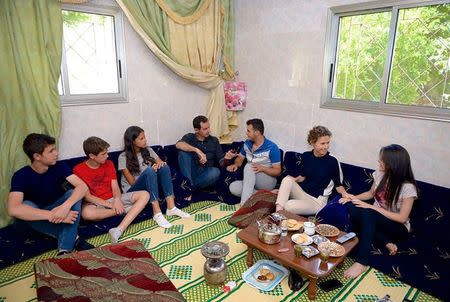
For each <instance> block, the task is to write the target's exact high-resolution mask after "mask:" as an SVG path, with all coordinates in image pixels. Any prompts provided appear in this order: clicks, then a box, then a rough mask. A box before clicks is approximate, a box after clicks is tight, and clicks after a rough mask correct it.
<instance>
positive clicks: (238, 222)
mask: <svg viewBox="0 0 450 302" xmlns="http://www.w3.org/2000/svg"><path fill="white" fill-rule="evenodd" d="M276 200H277V194H275V193H272V192H270V191H267V190H259V191H257V192H256V193H255V194H253V195H252V196H250V198H249V199H248V200H247V201H246V202H245V203H244V204H243V205H242V207H241V208H240V209H239V210H237V211H236V212H235V213H234V214H233V215H232V216H231V217H230V219H228V223H229V224H231V225H233V226H235V227H238V228H240V229H243V228H246V227H247V226H248V225H250V224H251V223H253V222H255V221H256V220H258V219H260V218H263V217H265V216H267V215H269V214H271V213H273V212H274V211H275V201H276Z"/></svg>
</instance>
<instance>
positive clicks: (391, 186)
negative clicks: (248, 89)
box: [375, 144, 417, 209]
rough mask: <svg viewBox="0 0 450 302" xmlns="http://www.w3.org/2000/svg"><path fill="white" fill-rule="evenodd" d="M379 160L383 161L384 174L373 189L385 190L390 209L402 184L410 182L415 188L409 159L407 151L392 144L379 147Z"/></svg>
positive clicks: (377, 191)
mask: <svg viewBox="0 0 450 302" xmlns="http://www.w3.org/2000/svg"><path fill="white" fill-rule="evenodd" d="M380 160H381V161H382V162H383V163H384V176H383V178H382V179H381V181H380V184H379V185H378V187H377V188H376V189H375V194H377V193H380V192H381V191H383V190H386V191H385V199H386V202H387V204H388V208H389V209H391V208H392V206H395V205H396V204H397V201H398V197H399V194H400V190H401V188H402V185H403V184H404V183H405V182H406V183H411V184H413V185H414V186H415V187H416V188H417V184H416V180H415V178H414V174H413V171H412V169H411V159H410V157H409V154H408V151H406V149H405V148H403V147H402V146H400V145H396V144H392V145H389V146H386V147H383V148H381V150H380Z"/></svg>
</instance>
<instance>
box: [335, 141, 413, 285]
mask: <svg viewBox="0 0 450 302" xmlns="http://www.w3.org/2000/svg"><path fill="white" fill-rule="evenodd" d="M378 162H379V168H378V170H377V171H375V172H374V173H373V178H374V182H373V185H372V188H371V189H370V190H369V191H367V192H364V193H361V194H358V195H351V196H349V197H345V198H341V199H340V203H342V204H345V206H346V207H347V209H348V211H349V214H350V218H351V220H352V222H353V224H354V225H355V227H356V229H357V231H358V238H359V246H358V253H357V256H356V262H355V263H354V264H353V265H352V266H351V267H350V268H349V269H347V270H346V271H345V272H344V276H345V277H347V278H355V277H357V276H359V275H360V274H361V273H363V272H364V271H365V270H366V268H367V266H368V264H369V263H368V262H369V254H370V248H371V246H372V243H373V242H374V241H377V242H381V243H382V244H384V245H385V246H386V248H387V249H388V250H389V254H390V255H395V254H396V253H397V245H396V244H395V243H394V241H397V240H400V239H404V238H406V237H407V236H408V233H409V232H410V231H411V227H410V224H409V214H410V213H411V209H412V206H413V203H414V200H415V199H416V198H417V186H416V181H415V179H414V174H413V172H412V169H411V160H410V157H409V154H408V151H406V149H405V148H403V147H402V146H400V145H395V144H393V145H389V146H386V147H383V148H381V150H380V158H379V161H378ZM372 198H374V199H375V202H374V203H373V204H370V203H367V202H364V201H363V200H371V199H372ZM349 201H350V202H349Z"/></svg>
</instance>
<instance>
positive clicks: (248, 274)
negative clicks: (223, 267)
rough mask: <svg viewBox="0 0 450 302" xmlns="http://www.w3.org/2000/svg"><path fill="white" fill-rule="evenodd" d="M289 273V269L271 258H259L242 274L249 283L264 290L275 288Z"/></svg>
mask: <svg viewBox="0 0 450 302" xmlns="http://www.w3.org/2000/svg"><path fill="white" fill-rule="evenodd" d="M288 274H289V272H288V270H287V269H286V268H285V267H283V266H281V265H280V264H278V263H276V262H274V261H271V260H266V259H263V260H259V261H258V262H256V263H255V264H254V265H253V266H252V267H250V268H249V269H248V270H246V271H245V272H244V273H243V274H242V279H243V280H244V281H245V282H246V283H247V284H249V285H251V286H253V287H255V288H257V289H260V290H262V291H271V290H273V289H274V288H275V287H276V286H277V285H278V284H279V283H280V282H281V280H283V279H284V277H286V276H287V275H288Z"/></svg>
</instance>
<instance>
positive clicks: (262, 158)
mask: <svg viewBox="0 0 450 302" xmlns="http://www.w3.org/2000/svg"><path fill="white" fill-rule="evenodd" d="M252 149H253V142H252V141H251V140H246V141H245V142H244V146H243V148H242V149H241V153H240V154H241V155H242V156H243V157H245V158H246V159H247V162H249V163H253V164H260V165H262V166H265V167H272V165H273V164H279V163H281V152H280V149H279V148H278V146H277V145H276V144H275V143H274V142H272V141H271V140H269V139H267V138H264V142H263V144H262V145H261V146H259V147H258V149H256V150H254V151H253V150H252Z"/></svg>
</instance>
